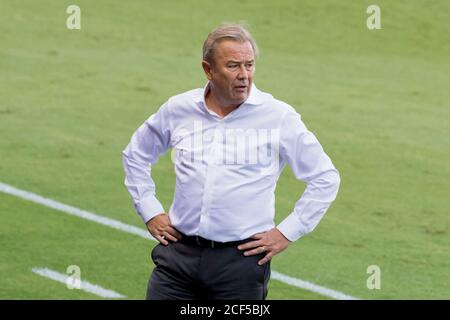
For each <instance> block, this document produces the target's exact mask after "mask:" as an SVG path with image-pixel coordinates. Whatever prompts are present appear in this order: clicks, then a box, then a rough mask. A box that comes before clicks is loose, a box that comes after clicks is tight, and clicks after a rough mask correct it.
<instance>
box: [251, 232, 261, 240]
mask: <svg viewBox="0 0 450 320" xmlns="http://www.w3.org/2000/svg"><path fill="white" fill-rule="evenodd" d="M264 234H265V232H261V233H255V234H254V235H252V236H251V237H250V238H252V239H262V237H263V236H264Z"/></svg>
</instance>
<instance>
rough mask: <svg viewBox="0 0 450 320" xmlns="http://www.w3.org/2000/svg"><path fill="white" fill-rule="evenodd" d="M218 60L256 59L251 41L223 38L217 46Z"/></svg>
mask: <svg viewBox="0 0 450 320" xmlns="http://www.w3.org/2000/svg"><path fill="white" fill-rule="evenodd" d="M215 54H216V59H217V60H218V61H229V60H234V61H250V60H254V59H255V55H254V53H253V47H252V45H251V43H250V42H248V41H246V42H239V41H234V40H223V41H221V42H219V43H218V44H217V46H216V48H215Z"/></svg>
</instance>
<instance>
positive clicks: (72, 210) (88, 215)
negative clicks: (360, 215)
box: [0, 182, 358, 300]
mask: <svg viewBox="0 0 450 320" xmlns="http://www.w3.org/2000/svg"><path fill="white" fill-rule="evenodd" d="M0 191H1V192H4V193H7V194H10V195H13V196H16V197H19V198H22V199H25V200H29V201H32V202H35V203H38V204H41V205H43V206H46V207H49V208H52V209H55V210H58V211H62V212H65V213H68V214H70V215H73V216H76V217H79V218H83V219H87V220H91V221H94V222H97V223H100V224H103V225H105V226H108V227H111V228H114V229H118V230H121V231H124V232H127V233H131V234H134V235H137V236H140V237H142V238H145V239H150V240H154V241H156V240H155V239H154V238H153V237H152V236H151V235H150V234H149V232H148V231H147V230H144V229H141V228H137V227H135V226H132V225H129V224H126V223H123V222H120V221H117V220H114V219H110V218H107V217H104V216H100V215H97V214H95V213H92V212H89V211H85V210H81V209H78V208H76V207H72V206H69V205H66V204H64V203H61V202H58V201H55V200H52V199H48V198H44V197H42V196H40V195H38V194H35V193H32V192H28V191H25V190H21V189H17V188H15V187H13V186H10V185H8V184H4V183H1V182H0ZM271 278H272V279H275V280H278V281H280V282H283V283H285V284H288V285H290V286H293V287H297V288H301V289H304V290H307V291H311V292H315V293H318V294H320V295H322V296H325V297H329V298H333V299H338V300H358V298H355V297H352V296H349V295H346V294H345V293H342V292H339V291H335V290H332V289H329V288H326V287H322V286H319V285H316V284H314V283H311V282H308V281H305V280H301V279H298V278H294V277H290V276H287V275H284V274H282V273H279V272H277V271H275V270H272V275H271Z"/></svg>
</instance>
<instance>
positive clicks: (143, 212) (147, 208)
mask: <svg viewBox="0 0 450 320" xmlns="http://www.w3.org/2000/svg"><path fill="white" fill-rule="evenodd" d="M136 210H137V212H138V213H139V215H140V216H141V218H142V220H143V221H144V223H147V222H148V221H149V220H150V219H151V218H153V217H154V216H157V215H158V214H160V213H164V212H165V211H164V208H163V206H162V205H161V203H160V202H159V201H158V199H156V197H155V196H153V195H151V196H147V197H145V198H142V199H141V200H140V201H139V204H137V205H136Z"/></svg>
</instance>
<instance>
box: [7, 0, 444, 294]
mask: <svg viewBox="0 0 450 320" xmlns="http://www.w3.org/2000/svg"><path fill="white" fill-rule="evenodd" d="M70 4H74V3H73V2H71V1H56V0H53V1H52V0H45V1H39V2H38V1H31V0H25V1H20V2H19V1H12V0H2V1H1V2H0V30H2V34H1V36H0V182H3V183H8V184H11V185H13V186H15V187H18V188H21V189H25V190H29V191H31V192H35V193H38V194H40V195H42V196H45V197H48V198H52V199H55V200H57V201H61V202H63V203H67V204H70V205H73V206H76V207H79V208H82V209H85V210H89V211H93V212H96V213H98V214H102V215H106V216H108V217H111V218H114V219H118V220H120V221H123V222H125V223H129V224H133V225H136V226H140V227H144V226H143V224H142V222H141V220H140V219H139V218H138V216H137V215H136V214H135V213H134V210H133V208H132V204H131V200H130V198H129V195H128V193H127V191H126V189H125V187H124V186H123V170H122V167H121V151H122V150H123V148H124V147H125V146H126V144H127V143H128V141H129V139H130V137H131V134H132V133H133V132H134V130H135V129H136V128H137V127H138V126H139V125H140V124H141V123H142V122H143V121H144V120H145V119H146V118H147V117H148V116H150V115H151V114H152V113H153V112H155V111H156V110H157V109H158V107H159V106H160V105H161V104H162V103H163V102H164V101H165V100H166V99H167V98H168V97H170V96H172V95H175V94H177V93H180V92H182V91H186V90H190V89H192V88H196V87H203V86H204V84H205V81H206V80H205V77H204V75H203V73H202V70H201V65H200V59H201V46H202V44H203V41H204V39H205V37H206V35H207V33H208V32H209V31H210V30H211V29H212V28H214V27H215V26H216V25H218V24H219V23H221V22H227V21H238V22H239V21H245V22H246V23H247V24H248V25H249V27H250V30H251V31H252V33H253V35H254V36H255V38H256V39H257V42H258V45H259V47H260V49H261V57H260V59H259V60H258V62H257V73H256V79H255V83H256V85H257V86H258V87H259V88H260V89H261V90H263V91H267V92H270V93H271V94H273V95H274V96H275V97H277V98H278V99H281V100H283V101H286V102H287V103H289V104H291V105H292V106H294V107H295V108H296V109H297V110H298V111H299V112H300V113H301V114H302V118H303V120H304V122H305V123H306V125H307V126H308V128H309V129H310V130H311V131H313V132H314V133H315V134H316V135H317V137H318V138H319V140H320V141H321V143H322V145H323V146H324V148H325V150H326V152H327V153H328V154H329V155H330V157H331V158H332V160H333V162H334V164H335V165H336V167H337V168H338V170H339V171H340V173H341V179H342V184H341V189H340V193H339V196H338V198H337V200H336V202H335V203H334V204H333V206H332V207H331V209H330V211H329V213H328V214H327V215H326V216H325V218H324V219H323V220H322V222H321V223H320V224H319V226H318V227H317V229H316V230H315V231H314V232H313V233H311V234H310V235H309V236H307V237H305V238H302V239H301V240H299V241H297V242H296V243H294V244H293V245H291V246H290V247H289V249H288V250H286V251H284V252H283V253H281V254H280V255H279V256H277V257H276V258H275V259H274V261H273V264H272V266H273V269H275V270H277V271H279V272H282V273H285V274H288V275H290V276H294V277H299V278H301V279H305V280H308V281H312V282H314V283H317V284H319V285H322V286H326V287H329V288H332V289H335V290H339V291H342V292H344V293H346V294H350V295H353V296H357V297H360V298H365V299H407V298H409V299H420V298H425V299H444V298H445V299H449V298H450V281H449V279H450V278H449V275H450V274H449V271H448V270H450V253H449V250H448V248H449V246H450V235H449V227H450V220H449V209H448V204H449V200H448V199H449V191H450V182H449V179H448V177H449V176H450V162H449V161H448V159H449V156H450V147H449V146H450V141H449V140H450V138H449V137H450V126H449V125H448V119H449V113H450V111H449V110H450V108H449V102H448V101H449V98H450V90H449V87H450V59H449V57H450V30H449V29H450V28H449V27H450V23H449V21H450V2H448V1H445V0H441V1H434V2H425V1H385V0H383V1H377V4H378V5H379V6H380V7H381V19H382V29H381V30H373V31H369V30H368V29H367V27H366V19H367V17H368V15H367V14H366V8H367V6H368V5H370V4H373V3H372V2H370V1H350V0H346V1H332V0H326V1H321V2H317V1H312V0H311V1H309V0H308V1H293V0H289V1H288V0H282V1H277V2H273V1H268V0H265V1H250V0H247V1H234V0H232V1H227V2H213V1H183V2H179V1H170V0H169V1H164V2H160V1H132V2H123V1H104V0H100V1H95V2H94V1H85V0H83V1H81V0H80V1H77V2H76V4H77V5H78V6H80V8H81V30H68V29H67V28H66V19H67V17H68V14H67V13H66V8H67V7H68V6H69V5H70ZM152 172H153V176H154V178H155V180H156V182H157V193H158V197H159V199H160V200H161V201H162V202H163V204H164V207H165V208H166V210H168V208H169V206H170V203H171V199H172V195H173V186H174V173H173V169H172V163H171V162H170V158H169V155H166V156H165V157H163V158H162V159H161V160H160V161H159V163H158V165H156V166H155V167H154V168H153V170H152ZM303 189H304V184H303V183H301V182H298V181H296V180H295V178H294V177H293V175H292V174H291V172H290V170H289V169H286V170H285V172H284V173H283V175H282V177H281V179H280V181H279V183H278V188H277V203H276V207H277V222H279V221H281V220H282V219H283V218H284V217H285V216H286V215H287V214H289V213H290V212H291V210H292V208H293V206H294V203H295V202H296V201H297V199H298V198H299V197H300V195H301V193H302V191H303ZM0 239H1V244H2V246H1V247H2V249H1V251H0V272H1V273H2V275H3V276H2V279H1V280H0V298H3V299H18V298H25V299H34V298H44V299H45V298H54V299H57V298H63V299H78V298H82V299H86V298H87V299H94V298H95V296H92V295H89V294H87V293H83V292H80V291H74V290H67V289H66V288H65V287H64V286H63V285H61V284H57V283H53V282H52V281H50V280H47V279H44V278H40V277H38V276H37V275H35V274H33V273H31V268H32V267H34V266H40V267H49V268H51V269H55V270H58V271H60V272H64V271H65V269H66V267H67V266H68V265H70V264H77V265H79V266H80V267H81V269H82V276H83V277H85V278H86V280H88V281H91V282H94V283H98V284H100V285H102V286H104V287H106V288H110V289H113V290H116V291H118V292H120V293H122V294H125V295H127V296H128V297H130V298H135V299H141V298H143V297H144V295H145V287H146V282H147V278H148V275H149V273H150V271H151V268H152V263H151V261H150V259H149V254H150V249H151V247H152V246H153V245H154V243H148V242H146V241H145V240H143V239H137V238H136V237H133V236H131V235H127V234H124V233H121V232H118V231H113V230H109V229H107V228H105V227H102V226H100V225H96V224H93V223H91V222H87V221H81V220H79V219H77V218H72V217H68V216H65V215H63V214H60V213H57V212H55V211H52V210H50V209H48V208H45V207H41V206H39V205H36V204H32V203H28V202H26V201H23V200H20V199H18V198H14V197H11V196H7V195H5V194H0ZM369 265H378V266H380V268H381V272H382V288H381V290H368V289H367V287H366V279H367V277H368V276H369V275H368V274H367V273H366V269H367V267H368V266H369ZM269 298H271V299H321V298H322V297H320V296H318V295H316V294H313V293H309V292H306V291H303V290H300V289H298V288H294V287H290V286H287V285H284V284H281V283H279V282H277V281H275V280H273V281H272V282H271V285H270V291H269Z"/></svg>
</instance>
